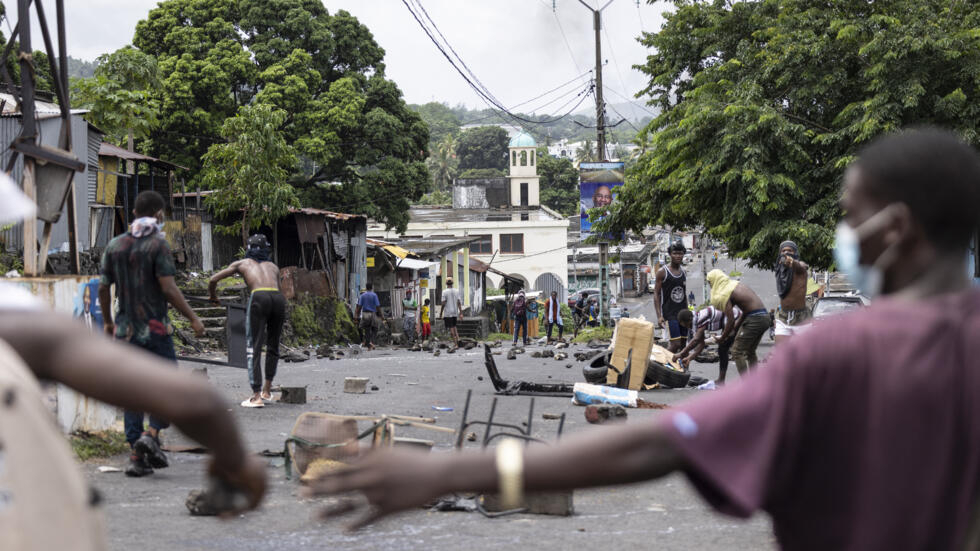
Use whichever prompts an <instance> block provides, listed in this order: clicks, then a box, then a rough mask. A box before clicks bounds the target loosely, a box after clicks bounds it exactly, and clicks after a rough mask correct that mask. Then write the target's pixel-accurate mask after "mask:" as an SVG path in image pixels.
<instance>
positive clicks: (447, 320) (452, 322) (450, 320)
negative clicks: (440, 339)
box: [442, 316, 456, 329]
mask: <svg viewBox="0 0 980 551" xmlns="http://www.w3.org/2000/svg"><path fill="white" fill-rule="evenodd" d="M442 323H443V324H444V325H445V326H446V329H452V328H453V327H456V316H452V317H449V316H446V317H444V318H442Z"/></svg>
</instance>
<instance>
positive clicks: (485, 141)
mask: <svg viewBox="0 0 980 551" xmlns="http://www.w3.org/2000/svg"><path fill="white" fill-rule="evenodd" d="M508 143H510V140H509V139H508V137H507V131H506V130H504V129H503V128H500V127H499V126H477V127H476V128H470V129H468V130H464V131H463V132H462V133H461V134H460V135H459V141H458V142H457V143H456V155H457V156H458V158H459V169H460V170H467V169H470V168H495V169H497V170H506V169H507V144H508Z"/></svg>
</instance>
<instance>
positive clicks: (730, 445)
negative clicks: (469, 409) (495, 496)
mask: <svg viewBox="0 0 980 551" xmlns="http://www.w3.org/2000/svg"><path fill="white" fill-rule="evenodd" d="M841 207H842V210H843V211H844V213H845V215H844V220H843V222H842V225H841V226H840V227H839V228H838V240H837V241H838V242H837V250H836V251H835V253H836V255H837V259H838V265H839V266H842V267H846V268H847V269H848V271H849V275H851V276H852V277H853V278H854V279H857V280H861V281H862V283H863V286H862V290H864V291H865V292H868V293H871V294H875V291H880V292H881V294H883V295H886V298H885V299H883V300H881V301H880V302H876V303H875V304H873V305H872V306H871V307H869V308H866V309H864V310H863V311H860V312H858V313H855V314H852V315H847V316H842V317H839V318H834V319H833V320H830V321H825V322H823V323H817V324H815V325H814V327H813V328H812V330H811V331H809V332H808V333H806V334H804V335H802V336H799V337H796V338H795V339H793V340H791V341H789V342H787V343H786V344H785V345H784V346H780V347H777V348H776V349H775V350H774V351H773V353H772V355H771V356H770V358H769V360H768V362H767V363H766V366H765V367H764V368H761V369H759V370H756V371H752V372H750V373H749V374H747V375H746V376H745V378H744V379H743V380H742V381H739V382H736V383H735V384H733V385H729V386H726V387H725V388H724V389H723V390H720V391H717V392H714V393H708V394H704V395H701V396H699V397H698V398H697V399H695V400H692V401H690V402H688V403H685V404H682V405H681V406H679V407H677V408H675V409H673V410H670V411H668V412H666V413H665V414H664V415H663V416H662V417H660V418H658V421H657V422H648V421H647V422H642V423H632V424H626V425H622V426H616V427H612V426H606V427H603V428H602V429H601V430H596V431H593V432H587V433H583V434H578V435H574V436H571V437H568V438H563V439H562V441H561V443H559V444H556V445H552V446H534V445H532V446H530V447H528V448H526V449H523V450H522V448H521V447H516V448H512V447H510V446H508V448H510V449H508V450H507V451H504V447H503V446H500V447H498V452H497V458H498V459H499V460H496V461H495V457H494V454H493V453H488V452H475V453H471V452H466V453H461V454H437V455H432V456H429V455H418V454H412V453H407V452H389V453H377V454H372V455H369V456H368V457H367V458H365V459H364V460H363V461H361V462H360V463H358V464H356V465H354V466H353V467H351V468H349V469H345V470H342V471H337V472H334V473H332V474H330V475H327V476H325V477H324V478H323V479H321V480H320V481H319V482H318V483H317V484H316V485H314V487H313V490H314V491H315V492H320V493H338V492H344V491H350V490H359V491H362V492H363V493H364V494H365V495H366V496H367V498H368V500H369V502H370V503H371V504H372V505H373V506H374V509H373V510H372V511H371V512H370V513H369V514H368V515H367V516H365V517H363V518H362V519H361V520H360V521H359V522H358V525H362V524H364V523H368V522H371V521H373V520H375V519H377V518H379V517H380V516H383V515H386V514H390V513H393V512H396V511H399V510H403V509H406V508H409V507H413V506H417V505H419V504H422V503H425V502H427V501H428V500H430V499H432V498H434V497H437V496H441V495H443V494H446V493H449V492H451V491H478V492H486V491H495V490H497V489H498V487H499V488H500V490H501V493H502V495H503V494H509V495H514V493H515V488H517V491H520V490H556V489H563V488H577V487H586V486H597V485H606V484H620V483H629V482H636V481H640V480H646V479H651V478H657V477H661V476H664V475H666V474H668V473H671V472H673V471H678V470H680V471H683V472H685V473H686V474H687V475H688V477H689V478H690V480H691V481H692V482H693V483H694V485H695V487H696V488H697V489H698V491H699V492H700V493H701V494H702V495H703V496H704V497H705V499H706V500H707V501H708V502H709V503H710V504H711V505H712V507H714V508H716V509H718V510H719V511H722V512H724V513H728V514H732V515H736V516H748V515H750V514H752V513H753V512H754V511H757V510H764V511H767V512H768V513H769V514H770V515H771V516H772V519H773V525H774V530H775V533H776V537H777V538H778V540H779V542H780V545H781V546H782V547H783V548H784V549H815V550H816V549H820V550H828V549H834V550H841V549H846V550H862V551H866V550H876V549H888V550H891V549H902V550H914V549H959V548H963V547H964V546H969V545H970V543H969V542H970V541H972V539H971V540H968V533H969V535H970V536H972V534H973V529H974V528H973V525H972V524H971V523H972V522H974V518H973V517H974V515H975V511H976V506H977V498H978V495H980V369H977V367H978V366H980V363H978V359H977V358H980V338H978V337H980V291H978V290H977V289H973V288H971V284H970V280H969V279H968V277H967V274H966V270H965V266H964V256H965V252H966V248H967V246H968V244H969V239H970V236H971V234H972V233H973V232H975V231H976V225H977V221H978V220H980V157H978V155H977V154H976V152H975V151H974V150H973V149H972V148H971V147H969V146H967V145H965V144H963V143H962V142H961V141H959V139H958V138H957V137H956V136H954V135H953V134H951V133H948V132H943V131H939V130H918V131H913V132H907V133H903V134H898V135H893V136H888V137H885V138H882V139H879V140H877V141H876V142H874V143H873V144H872V145H871V146H869V147H868V148H866V149H865V150H864V151H862V152H861V154H860V155H859V157H858V160H857V161H856V162H855V163H853V164H852V165H851V167H850V168H848V170H847V172H846V174H845V178H844V193H843V196H842V199H841ZM899 259H901V262H899Z"/></svg>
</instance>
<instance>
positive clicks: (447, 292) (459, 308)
mask: <svg viewBox="0 0 980 551" xmlns="http://www.w3.org/2000/svg"><path fill="white" fill-rule="evenodd" d="M462 315H463V301H462V299H460V297H459V291H458V290H456V289H453V280H451V279H447V280H446V288H445V289H443V290H442V305H441V306H440V307H439V317H440V318H442V323H443V325H445V327H446V331H449V335H450V336H452V338H453V346H455V347H456V348H459V331H458V330H457V329H456V321H457V320H458V318H459V317H460V316H462Z"/></svg>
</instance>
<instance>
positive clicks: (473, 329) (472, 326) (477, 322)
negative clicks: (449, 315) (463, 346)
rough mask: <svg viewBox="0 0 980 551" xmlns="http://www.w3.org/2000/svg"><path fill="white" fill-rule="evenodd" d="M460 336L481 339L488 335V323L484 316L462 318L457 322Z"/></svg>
mask: <svg viewBox="0 0 980 551" xmlns="http://www.w3.org/2000/svg"><path fill="white" fill-rule="evenodd" d="M456 330H457V331H458V332H459V336H460V337H469V338H471V339H475V340H480V339H483V338H485V337H486V336H487V334H488V330H487V323H486V320H485V319H484V318H462V319H460V320H459V322H457V324H456Z"/></svg>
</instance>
